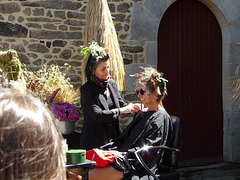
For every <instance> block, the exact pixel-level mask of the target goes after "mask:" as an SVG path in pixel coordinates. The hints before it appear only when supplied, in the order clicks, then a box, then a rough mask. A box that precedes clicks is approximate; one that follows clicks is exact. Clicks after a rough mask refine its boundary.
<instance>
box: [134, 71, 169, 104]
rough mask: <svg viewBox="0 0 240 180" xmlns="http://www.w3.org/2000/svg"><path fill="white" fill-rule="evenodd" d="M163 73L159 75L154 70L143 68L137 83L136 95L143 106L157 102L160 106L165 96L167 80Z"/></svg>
mask: <svg viewBox="0 0 240 180" xmlns="http://www.w3.org/2000/svg"><path fill="white" fill-rule="evenodd" d="M162 76H163V73H159V72H158V71H157V70H156V69H154V68H151V67H150V68H144V71H143V72H142V74H141V78H140V79H139V80H138V81H137V84H138V87H137V89H136V93H137V95H138V97H139V98H140V99H141V102H142V103H143V104H145V105H147V106H148V105H149V104H151V103H153V102H157V103H158V104H161V105H162V101H163V99H164V98H165V96H166V95H167V87H166V82H167V80H166V79H164V78H163V77H162Z"/></svg>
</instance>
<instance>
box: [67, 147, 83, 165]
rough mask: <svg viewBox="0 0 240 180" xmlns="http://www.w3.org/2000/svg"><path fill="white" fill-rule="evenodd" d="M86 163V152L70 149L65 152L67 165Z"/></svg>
mask: <svg viewBox="0 0 240 180" xmlns="http://www.w3.org/2000/svg"><path fill="white" fill-rule="evenodd" d="M85 162H86V150H84V149H72V150H68V151H67V164H80V163H85Z"/></svg>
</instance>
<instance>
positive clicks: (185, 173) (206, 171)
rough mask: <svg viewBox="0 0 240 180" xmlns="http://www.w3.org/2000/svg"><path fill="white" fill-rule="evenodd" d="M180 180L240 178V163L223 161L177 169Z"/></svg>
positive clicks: (228, 179) (231, 179)
mask: <svg viewBox="0 0 240 180" xmlns="http://www.w3.org/2000/svg"><path fill="white" fill-rule="evenodd" d="M177 170H178V171H179V172H180V180H240V163H234V164H231V163H221V164H213V165H207V166H198V167H187V168H186V167H185V168H180V169H177Z"/></svg>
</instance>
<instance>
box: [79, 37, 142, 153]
mask: <svg viewBox="0 0 240 180" xmlns="http://www.w3.org/2000/svg"><path fill="white" fill-rule="evenodd" d="M81 53H82V54H83V55H84V56H86V55H87V54H89V57H88V62H87V65H86V68H85V75H86V77H87V82H86V83H85V84H84V85H83V86H82V87H81V107H82V110H83V115H84V121H83V128H82V133H81V141H80V146H81V148H83V149H86V150H90V149H93V148H98V147H100V146H102V145H104V144H106V143H109V142H111V141H114V140H115V139H116V138H117V137H118V135H119V133H120V130H119V116H120V114H124V113H133V112H137V111H139V109H140V106H138V105H133V104H128V103H126V102H124V101H123V99H122V97H121V95H120V93H119V90H118V87H117V84H116V82H115V80H113V79H110V74H109V55H108V53H107V51H106V49H104V48H102V47H100V46H99V45H98V44H97V43H96V42H94V41H93V42H92V44H91V45H90V46H89V47H85V48H83V49H82V50H81Z"/></svg>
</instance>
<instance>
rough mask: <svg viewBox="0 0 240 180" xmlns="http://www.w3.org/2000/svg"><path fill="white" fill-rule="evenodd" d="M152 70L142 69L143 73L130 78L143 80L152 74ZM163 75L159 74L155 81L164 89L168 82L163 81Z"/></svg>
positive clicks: (137, 73)
mask: <svg viewBox="0 0 240 180" xmlns="http://www.w3.org/2000/svg"><path fill="white" fill-rule="evenodd" d="M152 70H153V69H152V68H144V71H143V72H140V71H139V72H136V73H135V74H133V75H130V76H132V77H138V78H145V77H148V76H150V75H151V74H152V73H153V71H152ZM163 75H164V73H160V75H159V76H157V77H156V80H157V81H158V82H159V83H161V82H162V83H163V84H164V87H166V86H167V82H168V80H167V79H165V78H163Z"/></svg>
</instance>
